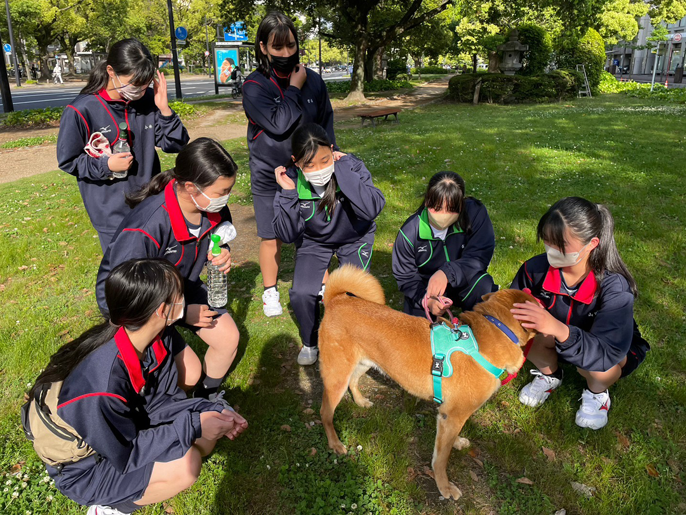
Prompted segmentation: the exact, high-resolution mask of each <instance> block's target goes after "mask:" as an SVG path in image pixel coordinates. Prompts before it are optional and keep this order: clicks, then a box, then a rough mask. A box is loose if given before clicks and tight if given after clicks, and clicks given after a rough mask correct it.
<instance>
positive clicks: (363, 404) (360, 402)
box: [355, 397, 374, 408]
mask: <svg viewBox="0 0 686 515" xmlns="http://www.w3.org/2000/svg"><path fill="white" fill-rule="evenodd" d="M355 404H357V405H358V406H359V407H360V408H371V407H372V406H374V403H373V402H372V401H370V400H369V399H367V398H366V397H362V398H361V399H359V400H357V401H355Z"/></svg>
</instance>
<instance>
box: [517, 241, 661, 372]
mask: <svg viewBox="0 0 686 515" xmlns="http://www.w3.org/2000/svg"><path fill="white" fill-rule="evenodd" d="M511 287H512V288H515V289H517V290H523V289H524V288H528V289H529V290H531V294H532V295H533V296H534V297H536V298H537V299H538V300H539V301H541V302H542V304H543V306H544V307H545V308H546V309H547V310H548V311H549V312H550V314H551V315H553V316H554V317H555V318H556V319H557V320H559V321H560V322H564V323H565V324H567V325H568V326H569V338H567V340H566V341H564V342H556V349H557V353H558V356H560V357H561V358H562V359H563V360H564V361H566V362H568V363H571V364H572V365H575V366H577V367H579V368H581V369H582V370H589V371H600V372H605V371H607V370H609V369H610V368H612V367H613V366H615V365H616V364H618V363H619V362H620V361H621V360H622V359H623V358H624V356H627V353H629V352H632V353H633V356H632V361H633V362H634V365H635V366H638V364H639V363H640V362H641V361H642V360H643V358H644V357H645V354H646V352H647V351H648V349H649V348H650V346H649V345H648V343H647V342H646V341H645V340H643V338H642V337H641V334H640V332H639V330H638V326H637V325H636V322H635V321H634V295H633V293H632V292H631V288H630V287H629V283H628V282H627V280H626V279H625V278H624V276H622V275H621V274H617V273H613V272H605V274H604V276H603V278H602V280H601V282H600V284H598V282H597V280H596V277H595V275H594V274H593V273H590V274H588V276H587V277H586V279H584V281H583V282H582V283H581V284H580V286H579V290H578V291H577V292H576V294H574V296H571V297H570V296H569V295H568V294H567V292H566V290H565V289H564V286H563V285H562V279H561V272H560V269H559V268H553V267H551V266H550V265H549V264H548V258H547V256H546V255H545V254H540V255H538V256H535V257H533V258H531V259H529V260H528V261H526V262H525V263H524V264H523V265H522V266H521V268H520V269H519V271H518V272H517V275H516V276H515V278H514V280H513V281H512V286H511ZM636 361H638V362H636ZM634 368H635V367H634Z"/></svg>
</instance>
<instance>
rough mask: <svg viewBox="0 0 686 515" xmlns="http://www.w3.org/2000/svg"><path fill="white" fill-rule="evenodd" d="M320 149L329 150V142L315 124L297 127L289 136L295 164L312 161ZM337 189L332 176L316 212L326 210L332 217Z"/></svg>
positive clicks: (323, 131) (324, 133)
mask: <svg viewBox="0 0 686 515" xmlns="http://www.w3.org/2000/svg"><path fill="white" fill-rule="evenodd" d="M320 147H326V148H328V149H331V141H330V140H329V135H328V134H327V133H326V131H325V130H324V128H323V127H322V126H321V125H317V124H316V123H313V122H312V123H306V124H305V125H302V126H300V127H298V128H297V129H296V130H295V131H294V132H293V136H291V149H292V151H293V157H294V158H295V161H296V162H300V163H302V165H303V166H305V165H306V164H307V163H309V162H310V161H312V159H313V158H314V156H316V155H317V152H318V151H319V148H320ZM337 189H338V182H336V176H335V175H332V176H331V180H329V184H327V185H326V189H325V190H324V195H322V201H321V202H320V203H319V207H318V208H317V211H318V212H320V211H322V210H323V209H326V210H327V211H328V213H329V216H333V212H334V211H335V210H336V190H337Z"/></svg>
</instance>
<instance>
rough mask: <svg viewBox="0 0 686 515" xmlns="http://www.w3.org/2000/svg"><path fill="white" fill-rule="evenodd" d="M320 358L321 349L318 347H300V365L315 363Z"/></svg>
mask: <svg viewBox="0 0 686 515" xmlns="http://www.w3.org/2000/svg"><path fill="white" fill-rule="evenodd" d="M317 358H319V349H318V348H317V347H305V346H303V348H302V349H300V354H298V365H303V366H306V365H314V364H315V363H316V362H317Z"/></svg>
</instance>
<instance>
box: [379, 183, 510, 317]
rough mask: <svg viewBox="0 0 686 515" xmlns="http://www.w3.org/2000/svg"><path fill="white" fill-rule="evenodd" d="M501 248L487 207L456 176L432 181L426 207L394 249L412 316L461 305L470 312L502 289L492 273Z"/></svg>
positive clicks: (405, 227)
mask: <svg viewBox="0 0 686 515" xmlns="http://www.w3.org/2000/svg"><path fill="white" fill-rule="evenodd" d="M494 250H495V236H494V233H493V225H492V224H491V219H490V218H489V216H488V211H487V210H486V207H485V206H484V205H483V204H482V203H481V202H480V201H479V200H477V199H475V198H473V197H467V196H466V194H465V182H464V179H462V177H460V175H458V174H457V173H455V172H438V173H437V174H435V175H434V176H433V177H431V179H430V180H429V184H428V186H427V189H426V193H425V194H424V200H423V201H422V203H421V205H420V206H419V208H418V209H417V211H415V212H414V213H413V214H412V215H411V216H410V217H409V218H408V219H407V220H406V221H405V223H404V224H403V225H402V227H401V228H400V230H399V231H398V235H397V237H396V239H395V244H394V245H393V265H392V266H393V275H394V277H395V280H396V281H397V283H398V289H400V291H401V292H402V293H403V295H405V302H404V304H403V312H405V313H407V314H408V315H416V316H425V315H426V313H427V310H428V312H429V313H431V314H432V315H436V316H439V315H442V314H443V313H444V312H445V311H446V309H448V308H449V307H450V306H452V305H455V306H457V307H461V308H462V309H463V310H470V309H472V308H473V307H474V305H475V304H476V303H477V302H479V301H480V300H481V297H482V296H483V295H485V294H487V293H491V292H492V291H496V290H497V289H498V288H497V286H495V285H494V283H493V278H492V277H491V276H490V275H489V273H488V266H489V264H490V262H491V259H492V258H493V251H494Z"/></svg>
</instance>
